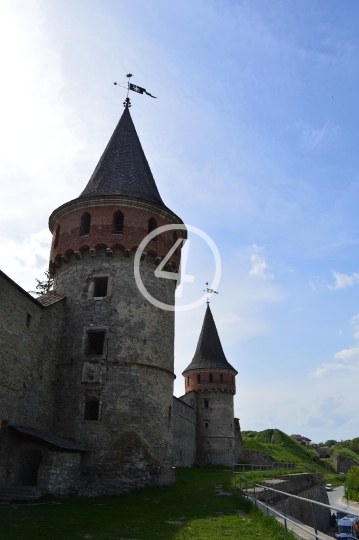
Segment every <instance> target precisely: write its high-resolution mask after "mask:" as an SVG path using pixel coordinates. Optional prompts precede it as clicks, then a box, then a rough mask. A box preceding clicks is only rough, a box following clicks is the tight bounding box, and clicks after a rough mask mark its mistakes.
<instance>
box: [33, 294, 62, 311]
mask: <svg viewBox="0 0 359 540" xmlns="http://www.w3.org/2000/svg"><path fill="white" fill-rule="evenodd" d="M64 298H65V296H64V295H63V294H59V293H58V292H56V291H49V292H48V293H46V294H43V295H41V296H38V297H37V298H36V300H37V301H38V302H40V304H42V305H43V306H44V307H48V306H52V304H56V302H60V300H63V299H64Z"/></svg>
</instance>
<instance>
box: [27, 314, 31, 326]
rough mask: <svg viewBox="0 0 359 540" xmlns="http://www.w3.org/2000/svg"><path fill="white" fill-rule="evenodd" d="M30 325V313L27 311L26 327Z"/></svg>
mask: <svg viewBox="0 0 359 540" xmlns="http://www.w3.org/2000/svg"><path fill="white" fill-rule="evenodd" d="M30 325H31V315H30V313H27V314H26V327H27V328H29V326H30Z"/></svg>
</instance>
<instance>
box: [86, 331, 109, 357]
mask: <svg viewBox="0 0 359 540" xmlns="http://www.w3.org/2000/svg"><path fill="white" fill-rule="evenodd" d="M105 335H106V331H105V330H90V331H89V332H87V347H86V355H87V356H101V355H102V354H103V348H104V344H105Z"/></svg>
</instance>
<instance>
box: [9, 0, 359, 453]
mask: <svg viewBox="0 0 359 540" xmlns="http://www.w3.org/2000/svg"><path fill="white" fill-rule="evenodd" d="M0 21H1V22H0V25H1V29H0V40H1V42H2V46H1V48H0V49H1V52H0V55H1V56H2V58H1V62H2V66H3V68H2V72H3V83H2V85H1V88H0V93H1V99H0V109H1V110H0V112H1V118H2V122H1V128H0V137H1V145H0V147H1V149H2V152H1V156H0V178H1V185H2V197H1V200H0V210H1V212H0V222H1V229H0V249H1V268H2V269H3V270H4V271H5V272H6V273H7V274H8V275H9V276H10V277H12V278H13V279H14V280H15V281H17V282H18V283H19V284H20V285H21V286H23V287H24V288H25V289H26V290H29V289H32V288H33V286H34V278H35V277H41V275H42V272H43V270H44V269H45V268H46V265H47V261H48V251H49V243H50V235H49V232H48V231H47V220H48V216H49V215H50V213H51V212H52V211H53V210H54V209H55V208H56V207H58V206H59V205H60V204H62V203H64V202H66V201H67V200H70V199H72V198H75V197H77V196H78V195H79V194H80V192H81V191H82V189H83V187H84V186H85V185H86V183H87V181H88V179H89V177H90V175H91V173H92V171H93V169H94V168H95V166H96V163H97V161H98V159H99V157H100V155H101V153H102V151H103V149H104V147H105V145H106V143H107V141H108V139H109V137H110V136H111V133H112V131H113V129H114V127H115V125H116V123H117V121H118V118H119V116H120V115H121V113H122V101H123V99H124V97H125V94H124V91H122V89H120V88H118V87H114V86H113V81H118V82H122V81H125V77H124V75H125V74H126V73H128V72H129V71H131V72H132V73H133V74H134V77H133V82H134V83H136V84H139V85H141V86H144V87H146V88H147V90H148V91H149V92H151V93H152V94H154V95H155V96H158V99H157V100H154V99H151V98H148V97H147V96H140V95H136V94H132V96H131V99H132V105H133V106H132V109H131V114H132V117H133V119H134V122H135V125H136V128H137V131H138V133H139V136H140V139H141V142H142V145H143V147H144V150H145V153H146V155H147V158H148V160H149V163H150V166H151V169H152V172H153V174H154V177H155V179H156V182H157V185H158V188H159V191H160V193H161V195H162V198H163V199H164V201H165V203H166V204H167V206H169V207H170V208H171V209H173V210H174V211H175V212H176V213H177V214H178V215H180V216H181V218H182V219H183V220H184V222H185V223H188V224H191V225H193V226H196V227H199V228H200V229H202V230H203V231H205V232H206V233H207V234H208V235H209V236H210V237H211V238H212V239H213V240H214V241H215V243H216V245H217V247H218V249H219V251H220V254H221V259H222V277H221V282H220V284H219V287H218V289H219V291H220V294H219V295H216V296H215V297H214V298H213V299H212V302H211V307H212V311H213V314H214V317H215V320H216V322H217V326H218V330H219V333H220V336H221V340H222V344H223V347H224V350H225V353H226V355H227V358H228V360H229V362H230V363H232V365H234V366H235V367H236V369H237V370H238V372H239V373H238V376H237V395H236V397H235V409H236V415H237V416H238V417H239V418H240V419H241V425H242V428H243V429H258V430H260V429H265V428H273V427H277V428H279V429H282V430H283V431H285V432H286V433H289V434H291V433H301V434H303V435H305V436H307V437H309V438H311V439H313V440H314V441H316V442H319V441H322V440H326V439H329V438H334V439H338V440H340V439H346V438H352V437H356V436H357V435H358V429H359V411H358V406H357V393H356V381H357V379H358V375H359V305H358V291H359V264H358V250H359V245H358V244H359V240H358V239H359V218H358V211H357V203H358V200H359V174H358V171H359V152H358V150H357V133H356V131H357V126H358V115H359V113H358V105H357V100H358V87H359V85H358V83H359V74H358V69H359V68H358V60H357V59H358V56H359V51H358V45H359V43H358V42H359V5H358V3H356V2H349V1H347V2H340V3H339V2H334V1H328V0H318V1H316V2H312V1H309V0H308V1H307V0H301V1H298V2H294V1H292V2H288V1H284V0H283V1H280V0H273V1H271V2H267V1H264V0H263V1H262V0H250V1H234V0H231V1H225V0H221V1H210V0H206V1H204V0H203V1H202V0H197V1H193V0H192V1H191V2H189V1H187V0H181V1H172V2H165V1H161V0H154V1H153V2H148V1H145V0H132V1H131V2H125V1H111V0H102V1H101V2H98V1H95V0H87V1H86V2H85V1H84V0H81V1H79V0H71V1H69V0H63V1H62V2H61V3H60V2H55V1H51V0H49V1H39V0H28V1H27V2H26V3H25V4H24V2H21V1H17V0H5V1H4V2H2V3H1V6H0ZM188 269H189V271H190V273H192V274H193V275H194V276H195V280H194V283H193V284H186V285H185V288H184V299H185V300H186V301H187V300H188V301H192V300H194V299H196V298H198V296H199V295H200V294H201V293H202V290H203V288H204V283H205V282H206V281H210V280H211V279H212V278H213V261H212V260H211V257H210V255H209V254H208V253H207V252H206V250H205V249H204V247H203V245H202V246H201V244H200V243H199V242H196V241H195V239H193V241H192V243H191V245H190V249H189V257H188ZM203 316H204V306H202V307H200V308H197V309H196V310H193V311H191V312H187V313H184V314H183V313H178V314H177V316H176V363H175V368H176V373H177V380H176V383H175V393H176V395H181V393H182V392H183V380H182V376H181V372H182V370H183V369H184V368H185V367H186V365H187V364H188V363H189V362H190V361H191V358H192V356H193V353H194V350H195V346H196V342H197V339H198V335H199V332H200V328H201V324H202V319H203Z"/></svg>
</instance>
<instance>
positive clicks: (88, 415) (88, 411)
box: [84, 398, 100, 420]
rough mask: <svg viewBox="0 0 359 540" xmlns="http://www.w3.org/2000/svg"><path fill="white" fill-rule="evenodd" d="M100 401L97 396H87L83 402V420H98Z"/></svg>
mask: <svg viewBox="0 0 359 540" xmlns="http://www.w3.org/2000/svg"><path fill="white" fill-rule="evenodd" d="M99 412H100V402H99V400H98V399H97V398H89V399H87V400H86V403H85V412H84V420H98V416H99Z"/></svg>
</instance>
